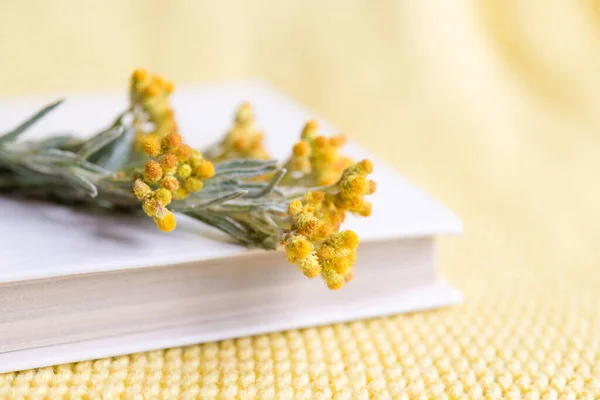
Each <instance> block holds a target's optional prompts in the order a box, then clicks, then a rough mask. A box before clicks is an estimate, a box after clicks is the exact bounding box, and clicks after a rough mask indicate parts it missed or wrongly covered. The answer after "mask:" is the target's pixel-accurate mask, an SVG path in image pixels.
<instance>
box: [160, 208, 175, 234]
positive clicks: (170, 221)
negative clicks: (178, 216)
mask: <svg viewBox="0 0 600 400" xmlns="http://www.w3.org/2000/svg"><path fill="white" fill-rule="evenodd" d="M154 222H156V225H158V229H160V230H161V231H163V232H170V231H172V230H173V229H175V226H176V225H177V222H176V221H175V215H173V213H172V212H171V211H167V212H166V214H165V215H163V216H162V217H161V218H154Z"/></svg>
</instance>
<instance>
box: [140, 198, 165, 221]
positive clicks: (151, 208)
mask: <svg viewBox="0 0 600 400" xmlns="http://www.w3.org/2000/svg"><path fill="white" fill-rule="evenodd" d="M142 209H143V210H144V212H145V213H146V214H148V216H149V217H156V216H160V215H163V214H164V213H165V212H166V211H167V209H166V208H165V207H164V206H163V205H162V204H160V202H159V201H158V200H157V199H155V198H147V199H145V200H144V201H143V203H142Z"/></svg>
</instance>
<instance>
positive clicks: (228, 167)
mask: <svg viewBox="0 0 600 400" xmlns="http://www.w3.org/2000/svg"><path fill="white" fill-rule="evenodd" d="M272 165H277V160H254V159H249V158H245V159H241V160H231V161H223V162H220V163H218V164H216V165H215V171H216V172H223V171H238V170H240V169H257V168H264V167H268V166H272Z"/></svg>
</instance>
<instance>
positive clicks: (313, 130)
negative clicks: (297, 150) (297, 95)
mask: <svg viewBox="0 0 600 400" xmlns="http://www.w3.org/2000/svg"><path fill="white" fill-rule="evenodd" d="M318 128H319V124H318V123H317V121H315V120H311V121H308V122H307V123H306V125H304V129H302V134H301V136H300V137H301V138H302V140H308V141H310V140H313V139H314V138H315V136H316V135H317V129H318Z"/></svg>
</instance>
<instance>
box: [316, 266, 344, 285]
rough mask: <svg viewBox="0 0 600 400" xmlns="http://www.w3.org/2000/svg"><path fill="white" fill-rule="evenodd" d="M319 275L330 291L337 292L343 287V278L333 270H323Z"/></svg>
mask: <svg viewBox="0 0 600 400" xmlns="http://www.w3.org/2000/svg"><path fill="white" fill-rule="evenodd" d="M321 275H322V276H323V280H324V281H325V283H326V284H327V287H328V288H329V289H331V290H337V289H340V288H341V287H342V286H344V282H345V279H344V276H343V275H341V274H338V273H337V272H335V271H334V270H333V269H327V270H323V271H322V273H321Z"/></svg>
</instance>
